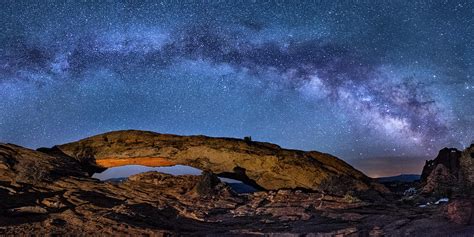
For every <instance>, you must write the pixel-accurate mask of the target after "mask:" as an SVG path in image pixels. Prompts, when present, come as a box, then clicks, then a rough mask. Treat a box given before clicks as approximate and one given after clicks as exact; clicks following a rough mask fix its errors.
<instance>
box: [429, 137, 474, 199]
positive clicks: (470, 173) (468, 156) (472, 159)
mask: <svg viewBox="0 0 474 237" xmlns="http://www.w3.org/2000/svg"><path fill="white" fill-rule="evenodd" d="M421 183H422V186H423V187H422V191H423V193H425V194H428V195H435V196H438V197H441V196H445V197H457V196H472V194H474V190H473V189H474V144H473V145H471V146H470V147H469V148H466V149H465V150H464V151H459V150H457V149H455V148H444V149H442V150H440V152H439V154H438V156H437V157H436V158H435V159H434V160H430V161H426V164H425V166H424V167H423V172H422V175H421Z"/></svg>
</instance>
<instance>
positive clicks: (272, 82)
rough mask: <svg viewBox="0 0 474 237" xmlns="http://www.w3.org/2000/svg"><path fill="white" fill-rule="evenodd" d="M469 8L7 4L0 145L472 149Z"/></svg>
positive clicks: (1, 15)
mask: <svg viewBox="0 0 474 237" xmlns="http://www.w3.org/2000/svg"><path fill="white" fill-rule="evenodd" d="M473 16H474V4H473V3H472V2H470V1H429V2H428V1H410V2H408V1H407V2H405V1H391V2H384V3H381V2H379V1H357V2H354V3H351V2H349V1H347V2H345V1H343V2H339V3H333V2H332V1H307V2H301V3H293V2H292V1H194V2H192V1H164V2H158V1H143V2H138V1H101V2H99V1H57V2H54V1H52V2H47V3H46V2H36V1H5V2H4V3H3V6H2V9H0V29H1V30H0V141H3V142H11V143H16V144H19V145H24V146H27V147H32V148H36V147H40V146H52V145H54V144H61V143H65V142H69V141H73V140H77V139H80V138H84V137H86V136H90V135H95V134H97V133H102V132H107V131H111V130H119V129H143V130H153V131H157V132H161V133H174V134H183V135H186V134H204V135H209V136H231V137H244V136H248V135H251V136H252V137H253V138H254V140H261V141H269V142H273V143H277V144H280V145H282V146H283V147H288V148H297V149H304V150H319V151H323V152H328V153H331V154H334V155H337V156H339V157H341V158H343V159H346V160H349V159H354V158H359V157H361V158H371V157H392V156H393V157H411V156H413V157H415V156H416V157H420V156H421V157H427V156H428V157H429V156H433V155H434V154H436V152H437V151H438V150H439V149H440V148H443V147H445V146H454V147H458V148H463V147H465V146H468V145H469V144H470V143H471V142H472V141H473V140H474V112H473V111H474V103H472V101H473V98H474V79H473V75H474V65H473V60H472V59H473V58H474V50H473V49H474V23H473Z"/></svg>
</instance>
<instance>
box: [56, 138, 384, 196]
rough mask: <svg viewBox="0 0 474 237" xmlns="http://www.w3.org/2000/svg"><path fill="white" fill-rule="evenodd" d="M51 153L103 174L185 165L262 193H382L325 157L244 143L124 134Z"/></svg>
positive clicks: (367, 180) (348, 168)
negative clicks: (109, 170)
mask: <svg viewBox="0 0 474 237" xmlns="http://www.w3.org/2000/svg"><path fill="white" fill-rule="evenodd" d="M53 149H57V150H60V151H61V152H63V153H64V154H66V155H68V156H70V157H73V158H75V159H76V160H77V161H79V162H81V163H84V162H90V163H91V165H95V164H98V165H102V166H103V167H105V168H106V167H109V165H110V164H114V163H120V164H121V165H125V164H143V165H152V166H153V161H156V166H159V165H162V164H181V165H188V166H193V167H195V168H199V169H202V170H207V171H211V172H213V173H216V174H219V175H220V176H224V177H229V178H233V179H238V180H241V181H243V182H245V183H247V184H250V185H252V186H254V187H256V188H259V189H262V190H278V189H284V188H286V189H296V188H301V189H308V190H315V191H324V192H331V193H337V194H339V195H344V194H345V193H346V192H347V191H354V192H364V191H367V190H370V189H374V188H375V189H378V190H379V191H385V189H384V188H383V187H381V186H377V185H376V184H374V183H373V182H372V180H371V179H370V178H368V177H367V176H365V175H364V174H363V173H361V172H359V171H358V170H356V169H354V168H352V167H351V166H350V165H348V164H347V163H345V162H344V161H342V160H340V159H338V158H336V157H334V156H331V155H329V154H324V153H320V152H316V151H311V152H305V151H298V150H288V149H283V148H281V147H279V146H277V145H274V144H270V143H263V142H252V141H248V140H247V141H244V140H240V139H231V138H211V137H205V136H176V135H168V134H159V133H153V132H145V131H135V130H129V131H117V132H110V133H105V134H101V135H97V136H93V137H90V138H86V139H83V140H80V141H78V142H73V143H68V144H64V145H60V146H56V147H54V148H53ZM134 160H135V161H134ZM122 161H123V162H122ZM141 162H143V163H141ZM111 166H113V165H111Z"/></svg>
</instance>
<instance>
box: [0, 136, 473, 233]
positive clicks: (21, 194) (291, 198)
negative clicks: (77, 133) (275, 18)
mask: <svg viewBox="0 0 474 237" xmlns="http://www.w3.org/2000/svg"><path fill="white" fill-rule="evenodd" d="M46 151H47V152H48V154H47V153H44V152H39V151H33V150H29V149H25V148H22V147H18V146H15V145H11V144H0V200H1V202H0V235H11V236H16V235H31V234H35V235H40V236H42V235H95V236H96V235H100V236H103V235H114V236H116V235H126V236H137V235H147V236H170V235H171V236H175V235H199V236H202V235H210V236H228V235H233V236H242V235H245V236H261V235H288V236H301V235H307V236H434V235H436V234H437V235H439V236H447V235H449V236H456V235H460V236H465V235H467V234H472V233H474V226H473V225H472V223H473V221H472V212H473V210H474V209H473V203H474V202H472V200H471V199H469V198H464V199H463V200H461V199H457V201H456V200H455V201H451V202H450V203H449V204H447V205H432V206H429V207H426V208H418V207H416V206H410V205H404V204H400V203H396V202H393V203H390V202H387V201H386V200H387V199H382V200H381V201H377V202H373V201H371V200H370V198H361V197H360V196H355V195H352V194H351V192H346V193H344V194H341V195H336V194H328V193H327V192H316V191H310V190H290V189H280V190H274V191H260V192H256V193H252V194H245V195H244V194H237V193H235V192H234V191H233V190H232V189H231V188H230V187H229V186H228V185H226V184H225V183H222V182H221V181H220V180H219V179H218V178H217V177H216V175H215V174H213V173H212V172H207V171H206V172H203V174H202V175H199V176H192V175H182V176H172V175H168V174H162V173H158V172H146V173H142V174H138V175H134V176H131V177H129V178H128V179H127V180H125V181H123V182H120V183H110V182H100V181H99V180H96V179H93V178H90V171H91V169H92V168H93V169H99V168H98V167H95V166H91V164H89V163H87V162H84V160H83V159H77V158H73V157H70V156H68V155H66V154H64V153H63V152H60V151H58V150H56V149H53V150H46ZM91 167H92V168H91ZM365 194H367V195H371V194H375V193H371V192H370V190H369V191H368V192H365Z"/></svg>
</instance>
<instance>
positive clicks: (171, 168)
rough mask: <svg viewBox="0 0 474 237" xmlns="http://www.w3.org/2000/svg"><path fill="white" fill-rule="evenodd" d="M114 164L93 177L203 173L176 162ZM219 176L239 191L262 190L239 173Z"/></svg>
mask: <svg viewBox="0 0 474 237" xmlns="http://www.w3.org/2000/svg"><path fill="white" fill-rule="evenodd" d="M113 164H114V166H111V167H109V168H105V169H104V170H103V171H100V172H97V173H94V174H93V175H92V177H93V178H96V179H99V180H101V181H105V182H112V183H118V182H122V181H124V180H125V179H127V178H128V177H130V176H132V175H136V174H140V173H145V172H149V171H156V172H160V173H164V174H171V175H174V176H178V175H202V174H203V170H201V169H198V168H195V167H192V166H187V165H178V164H174V165H166V166H164V165H162V166H146V165H143V163H141V164H137V162H135V163H133V164H125V165H117V164H118V163H116V162H115V163H113ZM146 164H150V162H148V161H147V163H146ZM154 164H155V165H156V163H154ZM217 176H218V177H219V179H220V180H221V181H222V182H224V183H226V184H227V185H229V186H230V187H231V188H232V189H233V190H234V191H235V192H237V193H252V192H255V191H258V190H261V188H260V187H259V186H258V185H256V184H255V186H253V185H249V184H248V183H247V182H243V181H242V180H239V179H236V178H239V177H241V176H238V175H237V176H235V175H228V174H218V175H217Z"/></svg>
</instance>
